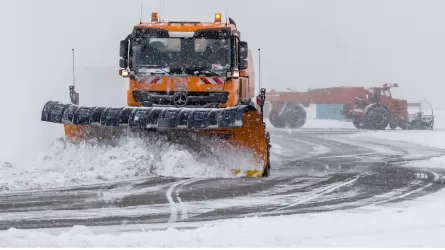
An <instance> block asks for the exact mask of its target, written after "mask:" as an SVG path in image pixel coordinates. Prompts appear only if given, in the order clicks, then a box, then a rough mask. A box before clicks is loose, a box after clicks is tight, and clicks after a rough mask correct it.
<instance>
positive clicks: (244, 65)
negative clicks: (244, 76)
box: [238, 60, 249, 70]
mask: <svg viewBox="0 0 445 250" xmlns="http://www.w3.org/2000/svg"><path fill="white" fill-rule="evenodd" d="M248 68H249V63H248V62H247V61H246V60H242V61H240V62H239V66H238V69H240V70H245V69H248Z"/></svg>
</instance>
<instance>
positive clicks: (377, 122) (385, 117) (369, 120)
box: [364, 103, 391, 130]
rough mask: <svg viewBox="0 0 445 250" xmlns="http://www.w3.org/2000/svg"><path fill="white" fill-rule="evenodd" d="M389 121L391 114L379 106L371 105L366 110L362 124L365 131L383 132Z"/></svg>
mask: <svg viewBox="0 0 445 250" xmlns="http://www.w3.org/2000/svg"><path fill="white" fill-rule="evenodd" d="M390 120H391V114H390V113H389V111H388V109H387V108H386V107H385V106H383V105H381V104H378V103H376V104H371V106H370V107H369V108H367V110H366V112H365V117H364V124H365V127H366V128H367V129H372V130H383V129H386V127H388V124H389V121H390Z"/></svg>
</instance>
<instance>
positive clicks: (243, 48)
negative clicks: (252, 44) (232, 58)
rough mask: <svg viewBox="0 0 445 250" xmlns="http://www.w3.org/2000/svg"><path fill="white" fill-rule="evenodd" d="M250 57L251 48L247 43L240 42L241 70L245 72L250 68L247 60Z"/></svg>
mask: <svg viewBox="0 0 445 250" xmlns="http://www.w3.org/2000/svg"><path fill="white" fill-rule="evenodd" d="M248 57H249V46H248V44H247V42H243V41H241V42H239V66H238V68H239V69H240V70H245V69H247V68H248V67H249V63H248V62H247V59H248Z"/></svg>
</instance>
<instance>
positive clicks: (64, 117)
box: [41, 101, 270, 177]
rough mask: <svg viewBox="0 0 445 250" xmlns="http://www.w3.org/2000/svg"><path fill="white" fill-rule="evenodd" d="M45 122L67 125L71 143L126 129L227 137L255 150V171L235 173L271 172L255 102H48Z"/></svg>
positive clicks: (237, 172) (261, 174)
mask: <svg viewBox="0 0 445 250" xmlns="http://www.w3.org/2000/svg"><path fill="white" fill-rule="evenodd" d="M41 120H42V121H44V122H51V123H59V124H64V130H65V137H66V138H67V139H68V140H70V141H82V140H89V139H104V138H110V137H119V136H121V135H123V134H125V133H126V132H133V131H137V132H141V131H142V132H143V131H151V132H153V131H156V132H160V133H164V134H174V135H173V137H178V136H189V135H203V136H210V137H212V138H218V139H223V140H224V141H226V142H229V143H230V144H232V145H233V146H235V147H237V148H238V147H241V148H245V149H247V150H248V151H250V152H251V153H253V154H254V156H255V158H256V159H257V163H258V164H257V165H256V166H255V168H254V169H248V170H245V171H241V170H240V169H239V167H237V166H231V169H232V171H233V173H234V174H235V175H241V176H248V177H265V176H268V173H269V165H270V164H269V149H268V145H269V138H268V136H266V132H265V128H264V125H263V122H262V119H261V115H260V114H259V113H258V111H257V110H256V108H255V107H254V106H252V105H241V106H236V107H229V108H214V109H211V108H187V107H184V108H180V107H85V106H79V105H75V104H64V103H60V102H54V101H49V102H47V103H46V104H45V106H44V108H43V110H42V117H41Z"/></svg>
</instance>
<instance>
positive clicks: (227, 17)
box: [226, 8, 229, 26]
mask: <svg viewBox="0 0 445 250" xmlns="http://www.w3.org/2000/svg"><path fill="white" fill-rule="evenodd" d="M228 13H229V8H227V9H226V26H227V25H228V24H229V16H228Z"/></svg>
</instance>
